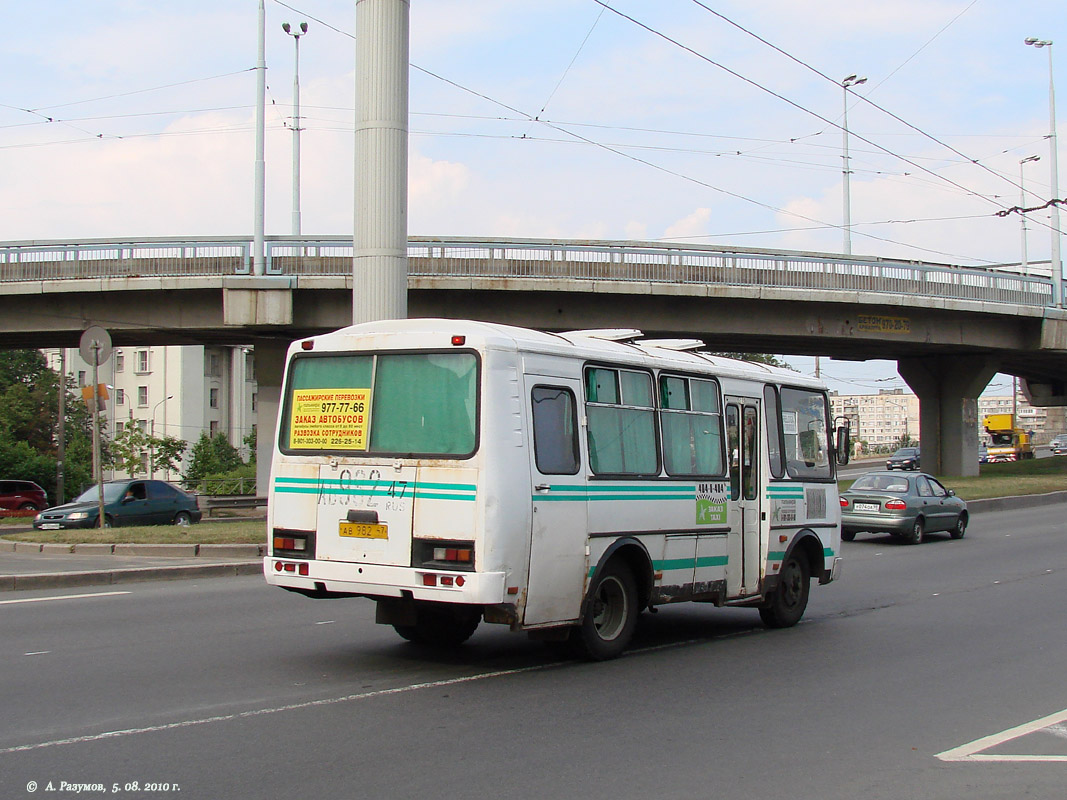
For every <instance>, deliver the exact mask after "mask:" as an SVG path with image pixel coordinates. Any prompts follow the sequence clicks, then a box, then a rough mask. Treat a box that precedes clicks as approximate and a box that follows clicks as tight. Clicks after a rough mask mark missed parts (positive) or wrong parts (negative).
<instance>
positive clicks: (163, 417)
mask: <svg viewBox="0 0 1067 800" xmlns="http://www.w3.org/2000/svg"><path fill="white" fill-rule="evenodd" d="M43 352H44V354H45V357H46V358H47V359H48V363H49V366H50V367H51V368H52V369H54V370H56V371H59V369H60V363H61V358H65V360H66V373H67V375H68V376H70V377H71V378H72V379H73V380H74V382H75V383H76V384H77V385H78V386H88V385H90V384H91V383H92V381H93V371H92V367H91V366H90V365H89V364H87V363H85V362H84V361H83V360H82V359H81V356H80V355H79V353H78V350H76V349H69V350H66V351H64V353H63V354H62V356H61V354H60V351H59V350H58V349H56V350H44V351H43ZM98 374H99V382H100V383H103V384H106V385H107V387H108V394H109V397H110V399H109V400H108V401H107V407H106V409H107V410H106V413H105V419H106V431H107V434H108V435H109V436H111V437H114V436H115V435H116V434H118V433H120V432H121V431H122V430H123V428H124V427H125V426H127V425H137V426H139V427H140V428H141V429H142V430H143V431H145V432H146V433H149V434H152V435H155V436H160V437H162V436H174V437H176V438H179V439H184V440H185V441H186V442H188V443H189V445H190V447H191V446H192V445H193V444H194V443H195V442H196V440H197V439H199V438H200V434H201V433H203V432H206V433H208V434H209V435H214V434H216V433H220V432H221V433H225V434H226V438H227V439H229V441H230V443H231V444H233V445H234V446H235V447H237V448H238V449H239V450H240V451H241V454H242V456H244V457H245V458H246V459H247V458H248V456H249V453H248V448H247V447H246V446H245V444H244V439H245V437H246V436H248V434H249V433H251V432H252V431H253V429H254V428H255V426H256V392H257V385H256V366H255V354H254V352H253V350H252V348H250V347H232V346H226V347H203V346H198V345H188V346H168V347H163V346H160V347H147V346H146V347H116V348H115V349H114V351H113V352H112V354H111V358H109V359H108V360H107V361H106V362H105V363H104V364H102V365H101V366H100V367H99V369H98ZM186 458H188V452H187V454H186ZM144 462H145V463H144V473H143V474H144V475H148V472H149V470H148V463H147V454H146V455H145V459H144ZM183 466H184V465H183ZM104 477H105V479H109V478H111V477H115V475H114V474H112V473H107V472H105V475H104ZM154 477H157V478H164V479H166V480H177V479H178V478H179V477H180V474H179V473H178V472H177V471H175V472H169V473H156V474H155V476H154Z"/></svg>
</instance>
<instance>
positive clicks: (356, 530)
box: [339, 522, 389, 539]
mask: <svg viewBox="0 0 1067 800" xmlns="http://www.w3.org/2000/svg"><path fill="white" fill-rule="evenodd" d="M339 533H340V535H341V536H346V537H348V538H351V539H388V538H389V528H388V526H386V525H381V524H378V523H373V522H342V523H341V530H340V531H339Z"/></svg>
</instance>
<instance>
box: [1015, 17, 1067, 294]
mask: <svg viewBox="0 0 1067 800" xmlns="http://www.w3.org/2000/svg"><path fill="white" fill-rule="evenodd" d="M1024 42H1025V43H1026V44H1028V45H1031V46H1033V47H1037V48H1042V47H1047V48H1048V118H1049V135H1048V146H1049V169H1050V170H1051V172H1052V198H1051V199H1052V200H1054V201H1055V200H1059V199H1060V190H1059V164H1058V160H1057V153H1056V150H1057V145H1056V89H1055V87H1054V86H1053V82H1052V41H1051V40H1048V39H1038V38H1037V37H1034V36H1031V37H1030V38H1028V39H1025V40H1024ZM1050 211H1051V214H1052V291H1053V294H1054V295H1055V298H1054V299H1055V301H1056V308H1062V307H1063V262H1062V261H1061V260H1060V207H1059V206H1058V205H1057V204H1056V203H1055V202H1053V203H1052V207H1051V209H1050Z"/></svg>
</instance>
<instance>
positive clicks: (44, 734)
mask: <svg viewBox="0 0 1067 800" xmlns="http://www.w3.org/2000/svg"><path fill="white" fill-rule="evenodd" d="M1065 537H1067V530H1065V525H1064V510H1063V507H1062V506H1050V507H1045V508H1040V509H1033V510H1029V511H1023V512H1019V511H1016V512H1008V513H987V514H982V515H979V516H976V517H975V518H974V520H973V523H972V526H971V529H970V530H969V531H968V534H967V536H966V538H964V539H963V540H960V541H952V540H950V539H949V538H948V537H947V535H945V536H941V535H936V534H935V535H933V536H931V537H930V540H929V541H928V542H926V543H924V544H923V545H921V546H918V547H908V546H904V545H899V544H897V543H896V542H894V541H892V540H890V539H889V538H888V537H880V536H864V535H860V536H859V537H858V538H857V540H856V541H855V542H852V543H847V544H846V545H845V546H844V547H845V556H846V559H847V560H846V565H845V572H844V576H843V578H842V580H841V581H839V582H837V583H835V584H833V585H830V586H827V587H817V586H813V591H812V602H811V605H810V606H809V609H808V615H807V616H806V617H805V621H804V622H802V624H801V625H799V626H797V627H796V628H794V629H791V630H785V631H767V630H764V629H763V628H762V627H761V625H760V623H759V620H758V616H757V615H756V613H755V612H754V611H748V610H741V609H715V608H711V607H702V606H697V605H684V606H677V607H672V608H665V609H663V610H661V611H660V612H659V613H658V614H655V615H652V614H645V615H644V616H643V618H642V622H641V625H640V628H639V631H638V636H637V641H636V643H635V646H634V648H633V650H632V651H631V652H630V653H629V654H628V655H626V656H625V657H623V658H622V659H619V660H617V661H614V662H608V663H602V664H588V663H584V662H575V661H570V660H568V659H567V658H565V657H562V656H561V655H560V654H559V653H558V652H556V651H553V650H551V649H549V648H548V647H546V646H544V645H540V644H536V643H532V642H529V641H528V640H527V639H526V638H525V637H523V636H521V635H515V634H510V633H509V632H507V631H506V630H503V629H501V628H499V627H497V626H485V625H483V626H482V628H480V629H479V631H478V633H477V634H475V636H474V638H473V639H472V640H471V642H470V643H469V644H468V646H466V647H465V648H463V649H462V651H461V653H459V654H455V655H451V656H446V655H439V654H434V653H432V652H427V651H425V650H421V649H419V648H418V647H416V646H414V645H411V644H408V643H405V642H403V641H402V640H400V639H399V637H397V636H396V635H395V633H394V632H393V631H392V629H391V628H387V627H384V626H376V625H374V624H373V604H372V603H370V602H369V601H361V600H341V601H313V600H309V599H306V598H302V597H299V596H296V595H291V594H288V593H286V592H283V591H280V590H277V589H272V588H269V587H267V586H265V585H264V584H263V583H262V581H261V579H259V578H256V577H249V578H230V579H213V580H205V581H181V582H177V583H142V584H131V585H128V586H122V587H84V588H81V589H78V590H67V591H63V590H55V591H48V592H9V593H5V594H4V596H3V597H2V598H0V642H2V646H0V687H2V694H0V699H2V710H0V797H2V798H27V797H31V796H37V795H44V796H55V795H56V793H60V794H68V795H69V794H73V793H74V791H75V789H74V788H72V787H76V786H77V785H78V784H88V785H94V784H97V785H99V786H100V787H102V789H103V790H104V792H103V793H107V794H111V793H112V789H114V788H117V790H118V791H117V792H115V793H114V794H115V795H116V796H125V797H167V796H172V797H185V798H257V799H258V798H297V797H300V798H303V797H330V798H419V797H427V798H430V797H433V798H437V797H467V798H487V797H498V796H499V797H506V798H509V800H514V799H515V798H534V797H536V798H558V799H559V800H565V799H568V798H572V797H573V798H637V797H652V796H655V797H667V798H694V797H697V798H706V797H716V798H718V797H722V798H742V797H746V798H769V797H789V798H812V799H813V800H814V799H815V798H818V800H835V799H836V798H841V799H842V800H845V798H847V799H848V800H855V799H856V798H887V799H889V798H892V799H893V800H898V799H899V798H930V799H931V800H933V799H934V798H937V799H938V800H945V799H947V798H963V797H968V798H980V799H984V798H1005V799H1006V798H1012V800H1014V799H1015V798H1019V797H1022V796H1026V797H1030V798H1062V797H1063V796H1064V791H1065V790H1064V788H1063V787H1064V785H1065V783H1067V738H1064V734H1065V733H1067V729H1063V728H1062V727H1061V728H1056V726H1055V725H1052V722H1048V723H1047V724H1044V725H1040V724H1039V726H1038V727H1040V728H1042V730H1039V731H1036V732H1030V733H1027V734H1026V735H1021V736H1018V737H1013V736H1012V735H1011V734H1002V735H1001V736H1000V737H999V738H997V739H995V740H990V741H988V742H986V743H985V746H984V749H982V750H981V752H980V753H979V755H980V756H981V757H983V758H986V759H987V760H964V761H946V760H942V759H941V758H938V754H943V753H946V752H947V751H952V750H953V749H954V748H960V747H962V746H964V745H967V744H968V743H971V742H974V741H976V740H979V739H981V738H982V737H987V736H992V735H995V734H1001V733H1002V732H1005V731H1008V730H1009V729H1012V728H1015V727H1016V726H1020V725H1023V724H1025V723H1028V722H1031V721H1033V720H1038V719H1040V718H1044V717H1048V716H1049V715H1056V716H1053V717H1051V720H1052V721H1053V722H1054V721H1057V720H1058V717H1059V716H1062V717H1064V718H1067V711H1064V710H1065V709H1067V682H1065V680H1064V664H1067V640H1065V637H1064V635H1063V631H1064V608H1065V604H1067V602H1065V601H1067V584H1065V577H1067V548H1065V547H1064V540H1065ZM66 596H72V597H71V598H70V599H61V598H63V597H66ZM26 601H31V602H26ZM1059 712H1064V713H1063V714H1059ZM1058 721H1060V722H1063V720H1058ZM1049 725H1052V727H1051V728H1050V727H1049ZM957 752H959V751H957ZM1034 755H1039V756H1061V757H1063V760H1061V761H1047V760H1046V761H1036V762H1035V761H1027V760H1017V759H1019V758H1020V757H1022V756H1034ZM990 757H998V758H1000V759H1001V760H996V761H993V760H988V759H989V758H990ZM31 782H35V784H36V787H35V788H36V791H35V792H32V793H31V792H30V791H29V790H28V786H29V785H30V784H31ZM63 782H65V783H66V784H67V788H66V789H65V790H63V791H61V788H62V786H63ZM49 784H51V786H52V788H53V789H54V791H53V792H49V791H48V786H49ZM135 784H136V788H134V786H135ZM146 786H152V787H153V788H151V789H149V790H146V789H145V787H146ZM82 793H85V791H84V790H83V792H82Z"/></svg>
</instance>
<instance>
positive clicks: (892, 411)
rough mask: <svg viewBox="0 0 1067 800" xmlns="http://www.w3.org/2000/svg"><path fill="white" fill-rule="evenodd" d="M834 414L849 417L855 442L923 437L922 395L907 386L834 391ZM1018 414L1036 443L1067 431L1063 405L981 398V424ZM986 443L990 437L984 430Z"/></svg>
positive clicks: (881, 444)
mask: <svg viewBox="0 0 1067 800" xmlns="http://www.w3.org/2000/svg"><path fill="white" fill-rule="evenodd" d="M830 406H831V409H832V410H833V415H834V417H835V418H837V417H845V418H846V419H848V420H849V422H850V423H851V426H852V439H853V441H864V442H867V444H868V445H869V446H871V447H886V446H889V445H894V444H896V443H897V442H899V441H901V439H902V438H904V437H907V438H908V439H911V440H912V441H919V440H920V439H921V433H922V432H921V430H920V427H919V398H918V397H916V396H915V395H914V394H910V393H907V394H906V393H905V392H904V390H903V389H889V390H886V389H883V390H882V391H880V392H878V394H847V395H846V394H838V393H837V392H831V393H830ZM1013 411H1014V413H1015V414H1016V419H1017V423H1016V424H1017V425H1018V426H1019V427H1021V428H1023V429H1024V430H1028V431H1030V432H1031V433H1032V434H1033V441H1034V442H1035V443H1036V444H1044V443H1046V442H1048V441H1049V439H1051V438H1052V437H1053V436H1055V435H1056V434H1057V433H1063V432H1067V425H1065V420H1064V409H1062V408H1038V407H1035V406H1031V405H1030V404H1029V403H1027V402H1026V397H1025V396H1024V395H1023V394H1022V392H1018V393H1017V395H1016V397H1015V398H1014V399H1013V398H1012V396H1011V394H1007V395H985V396H982V397H979V398H978V420H979V423H981V421H982V420H983V419H985V418H986V417H987V416H989V415H990V414H1011V413H1013ZM979 438H980V440H981V441H982V442H983V443H987V444H988V441H989V437H988V436H987V435H986V434H985V433H984V431H983V432H981V433H980V436H979Z"/></svg>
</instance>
